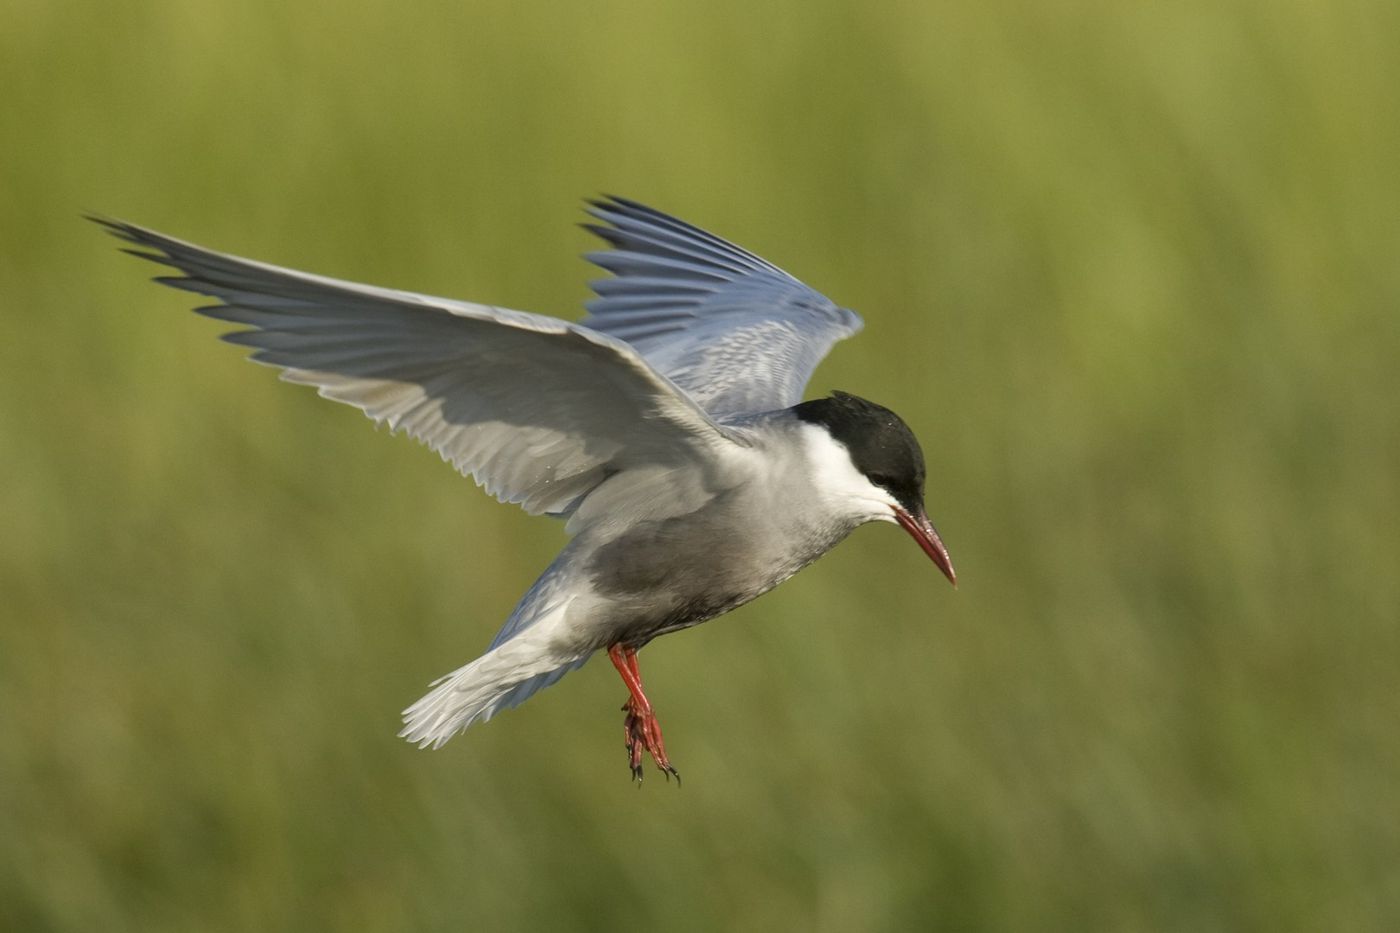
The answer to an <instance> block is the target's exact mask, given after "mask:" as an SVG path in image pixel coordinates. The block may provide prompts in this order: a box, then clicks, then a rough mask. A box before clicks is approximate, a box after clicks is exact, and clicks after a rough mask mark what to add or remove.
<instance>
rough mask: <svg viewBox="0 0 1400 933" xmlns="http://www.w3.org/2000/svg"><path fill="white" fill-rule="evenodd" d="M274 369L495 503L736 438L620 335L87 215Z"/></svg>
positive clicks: (556, 499)
mask: <svg viewBox="0 0 1400 933" xmlns="http://www.w3.org/2000/svg"><path fill="white" fill-rule="evenodd" d="M92 219H93V220H95V221H97V222H98V223H100V224H102V225H103V226H105V227H106V228H107V229H108V230H109V231H111V232H112V233H113V234H114V235H116V236H118V237H120V238H122V239H124V240H127V241H129V242H131V243H134V244H136V245H137V247H139V248H138V249H129V250H127V251H128V252H131V253H133V254H135V255H137V256H142V257H144V258H146V259H151V260H154V261H155V262H158V263H163V264H165V265H167V266H172V267H174V268H175V269H177V270H179V272H180V273H181V275H178V276H171V277H164V278H159V279H157V281H160V282H163V283H165V284H167V285H171V286H174V287H175V288H181V289H185V290H186V291H191V292H197V293H199V294H202V295H209V296H211V297H213V298H216V299H218V300H219V301H220V302H221V304H218V305H214V306H213V307H207V308H200V309H199V311H200V313H201V314H205V315H208V316H209V317H214V318H219V319H220V320H225V321H232V322H233V323H235V324H243V325H247V327H248V328H249V329H247V330H241V331H237V332H234V333H231V334H228V335H226V336H225V337H224V339H225V340H228V341H229V342H231V343H235V344H239V345H242V346H246V347H251V348H253V351H254V352H253V353H252V357H251V358H252V359H253V360H255V361H257V362H259V363H266V364H269V365H272V366H278V367H281V369H282V370H283V373H282V378H284V379H286V380H289V381H291V382H299V383H306V384H309V385H314V386H317V387H318V388H319V390H320V394H321V395H323V396H325V397H326V398H330V399H334V400H336V401H339V402H345V403H346V404H349V405H354V406H355V407H356V408H359V409H360V410H361V411H363V412H364V413H365V414H366V415H368V416H369V417H370V418H373V419H374V420H375V421H377V422H382V423H385V424H388V425H389V427H390V429H391V430H392V431H395V432H397V431H400V430H402V431H406V432H407V433H408V434H409V435H410V436H412V437H414V438H416V439H417V440H418V441H420V442H422V443H423V444H426V445H427V446H428V447H431V448H432V449H433V450H435V451H437V452H438V453H439V454H441V455H442V457H443V459H444V460H448V461H450V462H451V463H452V464H453V465H454V466H456V467H457V469H458V470H459V471H461V472H462V473H463V474H465V475H468V476H471V477H473V478H474V479H475V480H476V481H477V482H478V483H479V484H480V485H482V486H483V487H485V488H486V490H487V491H488V492H490V493H491V494H492V495H494V496H496V497H497V498H499V499H501V500H502V501H504V502H514V503H518V504H519V505H520V506H522V507H523V508H524V509H525V510H526V511H527V512H531V513H539V512H551V513H560V512H568V511H570V510H571V509H572V508H573V507H574V506H575V505H576V504H577V502H578V500H579V498H580V497H581V496H583V495H584V494H585V493H587V492H588V491H589V490H591V489H592V488H594V487H595V486H597V485H598V484H599V483H600V482H602V481H603V480H604V479H606V478H607V477H608V476H610V475H612V474H614V473H617V472H619V471H622V470H625V469H628V468H630V467H634V466H657V465H661V466H689V467H696V466H701V467H703V466H704V465H705V464H707V463H713V462H715V458H716V457H717V456H718V455H719V454H720V452H721V451H722V450H724V449H725V448H732V447H733V445H734V444H735V443H743V442H742V440H741V439H739V438H737V437H736V436H734V435H732V434H731V433H730V432H728V431H726V430H725V429H724V428H722V427H720V426H718V425H716V424H715V423H714V422H713V421H712V420H711V419H710V418H709V416H707V415H706V414H705V412H704V411H703V410H701V408H700V407H699V406H698V405H697V404H696V403H695V402H694V401H693V400H691V399H690V398H688V397H687V396H686V394H685V393H684V392H682V391H680V390H678V389H677V388H676V386H675V385H674V384H672V383H671V382H670V381H669V380H667V379H666V378H665V377H664V376H661V375H659V374H658V373H657V372H656V371H655V370H654V369H653V368H652V367H651V366H650V365H648V364H647V362H646V361H645V360H643V359H642V357H641V356H640V355H639V354H638V353H637V351H636V350H635V349H633V348H632V347H630V346H629V345H627V344H626V343H624V342H622V341H621V340H618V339H615V338H613V337H609V336H606V335H604V334H600V333H597V332H595V331H591V330H588V329H587V328H584V327H580V326H578V325H575V324H569V323H566V322H564V321H560V320H556V319H554V318H550V317H545V316H542V315H537V314H525V313H523V312H520V311H508V310H505V309H503V308H493V307H488V306H486V305H478V304H471V303H468V302H461V301H452V300H450V299H444V298H432V297H429V296H426V295H417V294H414V293H412V292H402V291H395V290H392V289H386V288H376V287H373V286H368V285H358V284H355V283H352V282H342V281H338V280H336V279H330V278H325V277H322V276H318V275H311V274H308V273H305V272H296V271H294V270H291V269H282V268H279V267H277V266H271V265H267V264H265V263H260V262H254V261H251V260H247V259H240V258H238V257H235V256H229V255H225V254H223V253H217V252H214V251H212V250H207V249H203V248H202V247H199V246H195V245H193V244H190V243H185V242H182V241H180V240H176V239H174V238H172V237H168V236H165V235H163V234H160V233H156V232H155V231H152V230H146V229H144V228H142V227H138V226H135V225H134V224H128V223H123V222H120V221H113V220H104V219H101V218H96V217H94V218H92Z"/></svg>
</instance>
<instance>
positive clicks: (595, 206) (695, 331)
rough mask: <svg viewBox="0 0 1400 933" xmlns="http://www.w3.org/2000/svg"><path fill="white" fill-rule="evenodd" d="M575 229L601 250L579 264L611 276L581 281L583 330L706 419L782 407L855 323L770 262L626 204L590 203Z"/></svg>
mask: <svg viewBox="0 0 1400 933" xmlns="http://www.w3.org/2000/svg"><path fill="white" fill-rule="evenodd" d="M590 204H591V206H590V207H589V210H588V213H589V214H591V215H592V216H593V217H594V218H596V219H598V220H600V221H603V223H601V224H595V223H590V224H585V225H584V226H585V228H586V229H588V230H590V231H592V232H593V233H595V234H596V235H597V236H599V237H600V238H601V239H603V240H604V241H606V242H607V243H608V245H609V246H611V247H612V249H610V250H605V251H600V252H592V253H588V254H587V255H586V257H585V258H586V259H588V260H589V261H590V262H592V263H594V264H595V265H598V266H600V267H602V268H603V269H606V270H607V271H609V272H611V273H613V275H614V277H613V278H610V279H601V280H599V281H596V282H593V283H592V288H593V290H594V292H595V293H596V294H597V295H598V297H597V298H596V299H594V300H593V301H591V302H589V304H588V311H589V316H588V317H587V318H585V319H584V321H583V324H584V325H585V326H587V327H589V328H592V329H594V330H598V331H601V332H603V333H606V334H609V335H611V336H613V337H617V338H619V339H621V340H625V341H627V342H628V343H630V344H632V345H633V346H634V347H636V348H637V350H638V351H639V352H640V353H641V354H642V356H643V357H644V358H645V359H646V360H647V361H648V362H649V363H651V364H652V365H653V366H654V367H656V369H657V370H658V371H659V372H661V373H662V374H664V375H665V376H667V377H668V378H669V379H671V380H672V381H673V382H675V383H676V384H677V385H678V386H680V387H681V388H682V389H683V390H684V391H686V392H687V393H688V394H689V395H690V396H691V397H692V398H693V399H695V401H696V402H698V403H699V404H700V405H701V406H703V407H704V409H705V410H706V411H707V412H709V413H710V414H711V415H714V416H716V417H722V416H727V415H736V414H744V413H748V412H757V411H768V410H772V409H777V408H787V407H790V406H792V405H795V404H797V403H798V402H800V401H801V400H802V392H803V389H804V388H805V387H806V385H807V380H808V379H810V378H811V376H812V372H813V371H814V370H815V369H816V367H817V364H818V363H820V362H821V360H822V358H823V357H824V356H826V354H827V352H828V351H829V350H830V349H831V347H832V345H834V344H835V343H836V341H838V340H841V339H844V338H846V337H849V336H851V335H852V334H855V333H856V332H857V331H859V330H860V328H861V319H860V317H859V316H858V315H857V314H856V313H855V312H854V311H850V310H848V309H846V308H841V307H838V306H837V305H836V304H834V303H833V302H832V301H831V300H830V299H828V298H826V297H825V296H824V295H822V294H821V293H819V292H817V291H814V290H813V289H811V288H809V287H807V286H806V285H804V284H802V283H801V282H800V281H798V280H797V279H795V278H793V277H792V276H791V275H788V274H787V273H786V272H784V271H783V270H781V269H779V268H778V267H777V266H775V265H773V264H772V263H770V262H768V261H766V260H764V259H760V258H759V257H758V256H755V255H754V254H753V253H750V252H748V251H747V250H745V249H743V248H742V247H739V246H736V245H735V244H733V243H730V242H729V241H728V240H724V239H722V238H720V237H718V236H715V235H714V234H712V233H708V232H706V231H704V230H701V229H700V228H699V227H695V226H692V225H691V224H688V223H686V222H685V221H683V220H679V219H677V218H675V217H671V216H669V215H667V214H664V213H662V212H661V211H658V210H656V209H655V208H651V207H647V206H646V205H643V204H639V203H637V202H636V201H629V200H627V199H625V198H618V197H609V198H606V199H603V200H599V201H593V202H590Z"/></svg>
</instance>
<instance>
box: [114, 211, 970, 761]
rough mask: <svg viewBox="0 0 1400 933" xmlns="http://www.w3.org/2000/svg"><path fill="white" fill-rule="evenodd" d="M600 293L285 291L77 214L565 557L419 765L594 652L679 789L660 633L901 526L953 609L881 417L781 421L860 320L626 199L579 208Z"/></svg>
mask: <svg viewBox="0 0 1400 933" xmlns="http://www.w3.org/2000/svg"><path fill="white" fill-rule="evenodd" d="M584 209H585V211H586V213H587V214H588V217H589V219H588V221H587V222H585V223H583V224H582V226H583V227H584V228H585V229H586V230H588V231H590V232H591V233H592V234H595V235H596V236H597V237H599V238H600V239H601V240H602V241H603V242H604V244H605V248H604V249H601V250H599V251H596V252H590V253H586V254H585V257H584V258H585V259H587V260H588V261H590V262H591V263H593V264H595V265H597V266H598V267H600V268H601V269H603V270H604V271H605V272H606V273H609V275H607V276H606V277H604V278H602V279H600V280H598V281H595V282H592V283H590V287H591V288H592V290H593V292H594V294H595V295H596V297H594V298H593V299H592V300H590V301H589V302H588V303H587V304H586V306H585V308H586V311H587V314H586V316H584V317H583V318H582V319H581V320H580V321H578V322H576V323H575V322H568V321H564V320H562V319H559V318H554V317H549V316H545V315H541V314H532V313H527V312H522V311H514V310H509V309H506V308H499V307H493V306H489V305H484V304H477V303H473V302H468V301H459V300H453V299H448V298H437V297H432V296H429V295H422V294H417V293H413V292H408V291H399V290H395V289H389V288H381V287H377V286H372V285H362V284H358V283H354V282H350V281H342V280H339V279H334V278H328V277H325V276H321V275H314V274H311V273H307V272H299V271H296V270H293V269H288V268H282V267H279V266H275V265H270V264H267V263H263V262H258V261H254V260H250V259H243V258H240V257H237V256H233V255H230V254H226V253H221V252H216V251H214V250H210V249H206V248H204V247H201V246H197V245H195V244H193V243H189V242H185V241H182V240H178V239H175V238H174V237H170V236H167V235H165V234H162V233H159V232H156V231H154V230H151V229H147V228H145V227H141V226H138V225H136V224H132V223H127V222H125V221H121V220H116V219H111V218H107V217H102V216H98V215H87V216H88V218H89V219H90V220H93V221H95V222H96V223H98V224H100V225H101V226H103V227H104V228H106V230H107V231H108V232H110V233H112V234H113V235H115V236H116V237H118V238H120V239H121V240H123V241H125V243H126V246H125V247H124V251H125V252H129V253H132V254H134V255H136V256H139V257H141V258H143V259H148V260H151V261H154V262H156V263H159V264H161V265H163V266H165V267H168V268H169V269H173V270H174V272H175V274H172V275H161V276H157V277H156V278H155V281H157V282H160V283H163V284H165V285H168V286H172V287H174V288H177V289H181V290H183V291H187V292H193V293H195V294H197V295H202V296H205V297H207V298H210V299H213V301H214V303H213V304H210V305H207V306H203V307H199V308H196V309H195V310H196V311H197V312H198V313H200V314H203V315H206V316H208V317H211V318H215V319H218V320H220V321H224V322H228V323H231V324H234V325H237V326H238V327H239V328H240V329H239V330H236V331H233V332H232V333H228V334H225V335H224V336H223V339H224V340H226V341H228V342H229V343H232V344H235V345H237V346H240V347H245V348H248V349H249V350H250V351H251V353H250V356H249V358H250V359H251V360H253V361H255V362H258V363H262V364H266V365H269V366H272V367H276V368H278V369H280V370H281V378H282V379H284V380H286V381H288V382H292V383H299V384H305V385H309V386H312V387H314V388H316V390H317V391H318V393H319V394H320V395H321V396H323V397H325V398H328V399H332V400H334V401H337V402H342V403H345V404H347V405H352V406H354V407H356V408H358V409H360V410H361V411H362V412H364V414H365V415H367V416H368V417H369V418H371V419H373V420H374V421H375V422H377V423H379V424H385V425H387V426H388V428H389V429H390V432H391V433H399V432H403V433H406V434H408V435H409V436H411V437H412V438H414V439H416V440H417V441H419V442H420V443H422V444H424V445H426V446H427V447H429V448H431V449H432V450H434V451H436V452H437V453H438V454H439V455H441V457H442V458H443V459H444V460H445V461H447V462H449V463H451V464H452V465H453V466H454V467H456V469H457V470H458V471H459V472H460V473H462V474H464V475H465V476H467V477H470V478H472V479H473V480H475V481H476V483H477V484H478V485H479V486H481V487H483V488H484V489H485V490H486V491H487V492H488V493H490V494H491V495H493V496H495V497H496V498H497V499H499V500H500V501H502V502H506V503H514V504H516V505H518V506H520V507H521V508H523V509H524V510H525V511H526V512H527V513H530V514H535V515H546V516H552V517H554V518H556V519H559V520H562V521H563V522H564V523H565V524H564V528H565V530H566V532H567V534H568V538H569V540H568V543H567V544H566V546H565V547H564V548H563V550H562V551H561V552H560V553H559V555H558V556H557V557H556V558H555V559H554V561H553V562H552V563H550V564H549V566H548V567H547V568H546V569H545V570H544V572H543V573H542V574H541V575H540V577H539V579H538V580H536V581H535V583H534V584H533V585H532V586H531V587H530V588H529V590H528V591H527V592H526V593H525V595H524V596H523V597H522V598H521V600H520V602H519V604H518V605H516V607H515V609H514V610H513V611H512V612H511V613H510V615H509V617H508V618H507V619H506V621H505V623H504V625H503V626H502V628H501V629H500V631H499V632H498V633H497V634H496V636H495V638H494V639H493V640H492V641H491V643H490V644H489V645H488V647H487V649H486V651H485V653H484V654H482V655H481V656H480V657H478V658H476V659H475V660H473V661H471V662H470V663H468V664H466V665H464V666H462V667H459V668H457V669H456V670H454V671H452V672H451V673H449V674H446V675H445V676H443V677H441V678H439V679H438V680H436V681H434V682H433V683H432V684H430V690H429V692H428V693H427V694H426V695H424V696H423V697H422V698H421V699H419V700H418V701H417V702H415V703H413V704H412V705H411V706H409V707H408V708H407V709H405V710H404V711H403V713H402V723H403V728H402V731H401V732H400V733H399V734H400V736H402V737H403V738H405V739H407V740H408V741H409V742H412V743H414V744H416V745H418V746H419V747H431V748H440V747H441V746H442V745H443V744H444V743H445V742H447V741H448V739H450V738H452V737H453V736H454V735H457V734H458V733H460V732H462V731H463V730H465V729H466V728H467V727H469V726H471V725H473V724H475V723H478V722H484V721H486V720H489V719H491V718H492V717H493V716H494V715H495V714H497V713H499V712H501V711H502V710H505V709H509V708H512V707H515V706H518V705H519V704H521V703H523V702H524V701H525V700H526V699H528V698H529V697H531V696H532V695H534V694H535V693H537V692H538V691H540V690H542V689H543V688H545V687H548V686H550V685H552V684H554V683H556V682H557V681H558V680H559V679H560V678H561V677H563V676H564V675H565V674H567V673H569V672H570V671H573V670H575V669H577V668H579V667H581V666H582V665H583V664H584V662H586V661H587V660H588V659H589V658H590V657H591V656H593V655H594V654H595V653H597V652H600V651H601V652H605V653H606V654H607V656H608V658H609V660H610V661H611V662H612V665H613V666H614V667H615V668H616V669H617V672H618V674H619V675H620V676H621V678H622V681H623V683H624V684H625V685H626V688H627V699H626V702H625V704H624V706H623V711H624V712H625V714H626V715H625V716H624V717H623V737H624V747H625V750H626V756H627V765H628V769H629V771H630V773H631V778H632V779H633V780H634V781H637V782H640V781H641V780H642V778H643V761H644V756H645V757H649V758H650V759H651V761H652V763H653V764H654V765H655V767H656V768H657V769H659V770H660V772H661V773H662V774H664V775H665V776H666V779H667V780H668V781H669V780H670V778H671V777H675V778H676V780H677V783H678V784H679V782H680V772H679V771H678V770H677V769H676V768H675V766H674V765H673V764H672V762H671V760H670V757H669V756H668V754H667V751H666V745H665V741H664V739H663V736H662V731H661V724H660V722H659V721H658V718H657V715H656V711H655V709H654V707H653V706H652V704H651V702H650V701H649V700H648V699H647V696H646V693H645V691H644V689H643V684H642V675H641V671H640V668H639V665H638V660H637V656H638V653H639V652H640V651H641V650H642V648H643V647H645V646H646V645H647V644H648V643H650V642H651V641H652V640H653V639H655V638H657V637H658V636H660V635H665V634H668V633H671V632H677V631H680V630H682V629H686V628H689V627H691V626H694V625H698V624H700V623H702V622H706V621H709V620H711V619H714V618H715V617H717V616H720V615H722V614H724V613H726V612H729V611H730V610H732V609H735V608H737V607H739V606H742V605H744V604H745V603H748V602H750V601H751V600H753V599H755V598H757V597H759V596H761V595H763V594H764V593H766V592H768V591H769V590H771V589H773V588H774V587H775V586H777V585H778V584H780V583H782V582H783V581H785V580H787V579H788V578H790V577H791V576H793V574H795V573H797V572H798V571H799V570H801V569H803V568H804V567H806V566H807V565H808V564H810V563H812V562H813V561H814V560H816V559H817V558H818V557H820V556H822V555H823V554H825V553H826V552H827V551H829V550H830V549H831V548H833V547H835V546H836V545H837V544H838V543H840V542H841V541H842V540H843V539H844V538H845V537H846V536H847V535H849V534H850V533H851V532H852V531H853V530H855V529H856V528H857V527H859V526H861V525H864V524H866V523H868V522H891V523H894V524H897V525H899V526H900V527H901V528H903V529H904V530H905V531H906V532H908V534H909V535H910V536H911V537H912V538H913V539H914V541H916V542H917V543H918V545H919V547H920V548H921V549H922V550H923V551H924V553H925V554H927V555H928V557H929V558H930V559H931V560H932V561H933V563H934V564H935V566H936V567H937V568H938V569H939V570H940V571H942V573H943V574H944V575H945V576H946V577H947V578H948V580H949V581H950V582H952V583H953V585H954V586H955V587H956V585H957V577H956V574H955V573H954V570H953V564H952V560H951V559H950V557H949V555H948V550H947V548H946V547H945V546H944V544H943V541H942V539H941V538H940V536H939V533H938V531H937V530H936V528H935V527H934V525H933V523H932V522H931V521H930V520H929V518H928V515H927V512H926V510H925V507H924V489H925V481H926V466H925V460H924V455H923V451H922V449H921V447H920V445H919V442H918V440H917V439H916V438H915V437H914V434H913V432H912V431H911V430H910V428H909V426H908V425H907V424H906V423H905V422H904V421H903V420H902V419H901V418H900V417H899V416H898V415H896V414H895V413H894V412H892V411H891V410H889V409H888V408H885V407H883V406H881V405H878V404H876V403H874V402H871V401H868V400H866V399H864V398H861V397H859V396H856V395H852V394H848V393H845V392H832V394H830V395H828V396H825V397H820V398H814V399H810V400H806V401H804V400H803V395H804V392H805V389H806V385H807V382H808V381H809V379H810V378H811V376H812V373H813V371H814V370H815V369H816V367H817V364H818V363H819V362H820V361H821V360H822V359H823V358H824V357H825V356H826V355H827V353H828V352H829V351H830V349H831V348H832V346H833V345H834V344H835V343H836V342H838V341H840V340H843V339H845V338H847V337H850V336H852V335H854V334H856V333H857V332H858V331H859V330H860V329H861V328H862V327H863V322H862V319H861V318H860V316H859V315H857V314H856V312H854V311H852V310H850V309H848V308H844V307H840V306H838V305H837V304H835V303H834V302H833V301H832V300H831V299H829V298H827V297H825V296H824V295H822V294H821V293H819V292H817V291H815V290H814V289H812V288H810V287H808V286H807V285H805V284H803V283H802V282H801V281H799V280H798V279H796V278H795V277H793V276H792V275H789V274H788V273H787V272H784V271H783V270H782V269H779V268H778V267H777V266H775V265H773V264H772V263H769V262H767V261H766V260H764V259H761V258H759V257H758V256H757V255H755V254H753V253H751V252H749V251H748V250H746V249H744V248H742V247H740V246H737V245H736V244H734V243H732V242H730V241H729V240H726V239H723V238H721V237H719V236H716V235H715V234H712V233H709V232H707V231H705V230H703V229H701V228H699V227H697V226H694V225H692V224H689V223H687V222H685V221H682V220H680V219H678V218H676V217H673V216H671V215H669V214H666V213H663V212H662V211H660V210H657V209H655V208H652V207H648V206H646V205H644V204H642V203H640V202H638V201H634V200H629V199H627V198H623V197H618V196H614V195H604V196H599V197H597V198H592V199H589V200H587V201H586V202H585V206H584Z"/></svg>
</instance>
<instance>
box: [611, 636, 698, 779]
mask: <svg viewBox="0 0 1400 933" xmlns="http://www.w3.org/2000/svg"><path fill="white" fill-rule="evenodd" d="M608 658H609V659H611V660H612V663H613V667H615V668H617V672H618V674H620V675H622V682H623V683H625V684H626V685H627V693H628V697H627V702H626V703H624V704H623V706H622V708H623V710H625V711H626V713H627V719H626V721H625V722H624V723H623V731H624V733H625V735H626V738H627V764H628V767H630V768H631V769H632V779H633V780H635V781H641V779H642V752H643V751H645V752H646V753H647V754H649V755H651V759H652V761H654V762H656V766H657V767H658V768H660V769H661V773H662V774H665V775H666V779H667V780H670V779H671V775H673V774H674V775H675V776H676V783H677V784H680V781H681V776H680V772H678V771H677V770H676V769H675V768H673V767H671V761H670V759H668V758H667V757H666V744H665V743H664V742H663V741H662V740H661V723H659V722H658V721H657V719H656V713H655V712H653V711H652V708H651V702H650V701H649V700H648V699H647V695H646V694H645V693H643V692H642V672H641V670H640V669H639V668H638V666H637V652H636V649H634V648H627V647H624V646H622V645H613V646H611V647H610V648H608Z"/></svg>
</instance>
